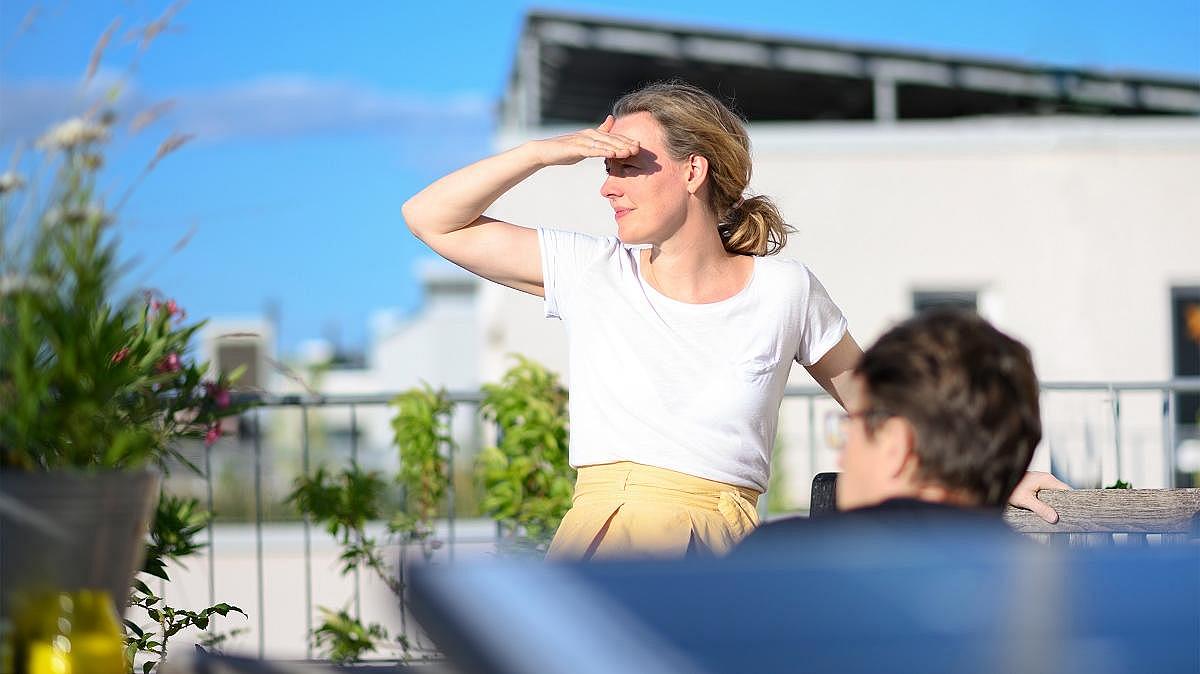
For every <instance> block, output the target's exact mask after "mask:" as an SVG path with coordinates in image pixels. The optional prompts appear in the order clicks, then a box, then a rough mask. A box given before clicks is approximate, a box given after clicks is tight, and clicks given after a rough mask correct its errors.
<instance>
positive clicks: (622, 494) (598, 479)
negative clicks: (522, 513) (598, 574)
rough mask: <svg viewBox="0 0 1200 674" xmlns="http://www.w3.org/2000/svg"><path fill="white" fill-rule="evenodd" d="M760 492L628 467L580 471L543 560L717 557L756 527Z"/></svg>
mask: <svg viewBox="0 0 1200 674" xmlns="http://www.w3.org/2000/svg"><path fill="white" fill-rule="evenodd" d="M758 497H759V492H757V491H754V490H753V489H749V488H747V487H737V486H734V485H731V484H725V483H724V482H715V481H713V480H705V479H703V478H699V477H693V476H691V475H686V474H684V473H677V472H675V471H673V470H667V469H665V468H655V467H653V466H646V465H642V464H640V463H633V462H631V461H621V462H618V463H606V464H601V465H596V466H583V467H581V468H580V469H579V471H578V477H577V478H576V480H575V496H574V499H573V500H572V503H571V509H570V510H568V511H567V514H566V516H565V517H563V521H562V524H561V525H559V527H558V531H557V532H555V534H554V540H553V541H551V543H550V550H549V551H548V552H547V553H546V559H548V560H551V561H586V560H592V559H637V558H643V559H644V558H667V559H670V558H681V557H685V556H690V555H697V556H720V555H724V554H725V553H727V552H729V551H730V550H731V549H732V548H733V546H734V545H736V544H737V543H738V541H740V540H742V538H744V537H745V536H746V535H747V534H749V533H750V532H751V531H753V530H754V528H755V527H756V526H758V511H757V510H755V504H757V503H758Z"/></svg>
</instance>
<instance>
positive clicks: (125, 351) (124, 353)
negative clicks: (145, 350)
mask: <svg viewBox="0 0 1200 674" xmlns="http://www.w3.org/2000/svg"><path fill="white" fill-rule="evenodd" d="M128 357H129V347H124V348H122V349H121V350H120V351H118V352H116V353H114V354H113V355H112V363H113V365H116V364H117V363H120V362H121V361H123V360H125V359H126V358H128Z"/></svg>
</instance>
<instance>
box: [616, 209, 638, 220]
mask: <svg viewBox="0 0 1200 674" xmlns="http://www.w3.org/2000/svg"><path fill="white" fill-rule="evenodd" d="M632 210H633V209H632V208H618V209H616V210H615V211H613V216H614V217H616V219H618V220H620V219H621V218H623V217H625V214H626V213H628V212H629V211H632Z"/></svg>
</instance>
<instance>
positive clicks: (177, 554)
mask: <svg viewBox="0 0 1200 674" xmlns="http://www.w3.org/2000/svg"><path fill="white" fill-rule="evenodd" d="M211 517H212V515H211V513H207V512H204V511H203V510H201V508H200V504H199V501H197V500H196V499H193V498H178V497H175V496H171V495H170V494H162V495H161V496H160V498H159V501H158V506H157V508H156V509H155V512H154V522H153V524H152V525H151V527H150V542H149V543H148V544H147V545H146V561H145V562H144V563H143V564H142V573H144V574H147V575H150V576H154V577H156V578H161V579H162V580H164V581H170V580H171V578H170V576H169V575H168V574H167V562H168V561H173V562H175V563H177V564H180V565H182V564H183V562H182V559H183V558H185V557H189V556H191V555H194V554H196V553H197V552H199V551H200V550H201V549H203V547H204V544H203V543H199V542H197V541H196V536H198V535H199V533H200V532H201V531H203V530H204V527H205V526H207V525H208V522H209V520H210V519H211ZM129 606H130V607H136V608H139V609H141V610H142V611H144V612H145V613H146V615H147V617H149V619H150V620H152V621H154V622H153V624H152V625H145V626H143V625H139V624H137V623H136V622H134V621H132V620H129V619H128V618H127V619H126V620H125V628H126V630H127V632H126V637H125V659H126V661H127V662H128V663H129V664H130V666H131V667H132V666H135V665H136V662H137V659H138V657H139V655H141V656H142V657H143V658H144V661H143V663H142V671H143V672H144V673H145V674H149V672H150V671H151V670H153V669H154V668H155V667H157V666H158V663H160V662H162V661H163V660H164V659H165V658H166V657H167V645H168V643H169V641H170V639H171V637H173V636H175V635H177V634H179V633H180V632H181V631H183V630H185V629H187V628H189V627H192V628H196V629H198V630H200V631H202V632H204V633H205V635H204V637H202V638H201V642H203V643H206V644H209V645H210V646H213V645H216V644H219V643H221V642H222V641H224V640H225V639H226V638H227V635H226V634H222V633H216V632H211V631H209V630H210V628H211V627H212V625H213V623H212V618H213V616H214V615H219V616H227V615H229V614H230V613H240V614H242V616H243V617H245V616H246V612H245V611H243V610H242V609H240V608H238V607H237V606H233V605H230V604H226V603H224V602H222V603H218V604H214V605H212V606H208V607H206V608H203V609H200V610H199V611H192V610H188V609H182V608H177V607H174V606H171V605H169V604H168V603H167V602H166V600H165V599H163V598H162V597H159V596H157V595H155V594H154V592H153V591H152V590H151V589H150V587H149V586H148V585H147V584H146V583H145V582H143V581H141V580H135V581H134V583H133V591H132V592H131V593H130V595H129Z"/></svg>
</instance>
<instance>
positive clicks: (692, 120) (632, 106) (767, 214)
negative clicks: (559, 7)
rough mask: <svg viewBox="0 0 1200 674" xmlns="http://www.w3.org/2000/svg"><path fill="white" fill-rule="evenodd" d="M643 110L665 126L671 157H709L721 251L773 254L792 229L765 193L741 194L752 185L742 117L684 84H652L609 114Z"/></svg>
mask: <svg viewBox="0 0 1200 674" xmlns="http://www.w3.org/2000/svg"><path fill="white" fill-rule="evenodd" d="M637 112H647V113H649V114H650V116H651V117H653V118H654V120H655V121H656V122H658V124H659V126H661V127H662V129H663V136H664V139H665V140H666V143H667V151H668V152H669V153H670V154H671V157H672V159H674V160H675V161H683V160H685V159H687V158H688V156H689V155H700V156H701V157H704V158H705V159H707V160H708V206H709V208H711V209H712V212H713V213H714V214H716V216H717V222H718V225H717V229H718V231H720V233H721V239H722V241H724V243H725V250H727V251H729V252H731V253H739V254H742V255H772V254H774V253H778V252H779V250H780V249H781V248H783V246H784V244H785V243H787V235H788V232H790V231H792V228H791V227H789V226H788V225H787V224H786V223H784V221H783V217H782V216H781V215H780V213H779V209H778V208H776V207H775V204H774V203H772V202H771V200H770V199H769V198H767V197H764V196H754V197H743V196H742V193H743V192H744V191H745V190H746V187H747V186H748V185H749V184H750V171H751V167H750V136H749V135H748V134H747V133H746V127H745V125H744V124H743V122H742V119H741V118H740V117H738V116H737V115H736V114H734V113H733V111H731V110H730V109H729V108H728V107H726V106H725V105H724V104H723V103H721V102H720V101H719V100H717V99H716V97H714V96H713V95H712V94H710V93H708V92H707V91H704V90H703V89H701V88H699V87H696V86H693V85H691V84H687V83H684V82H677V81H673V82H656V83H654V84H650V85H647V86H645V87H642V88H641V89H638V90H637V91H634V92H631V93H628V94H625V95H624V96H622V97H621V98H620V99H618V100H617V102H616V103H614V104H613V109H612V114H613V117H622V116H625V115H632V114H634V113H637Z"/></svg>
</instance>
